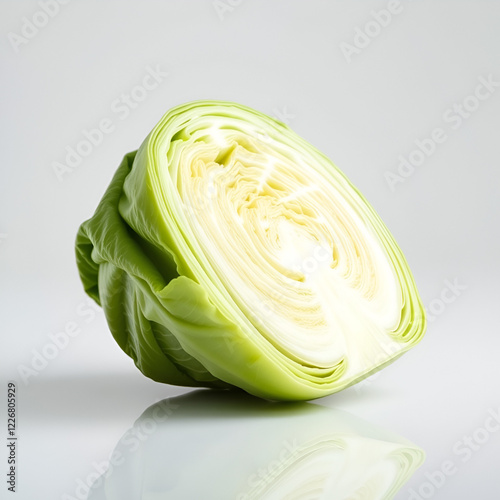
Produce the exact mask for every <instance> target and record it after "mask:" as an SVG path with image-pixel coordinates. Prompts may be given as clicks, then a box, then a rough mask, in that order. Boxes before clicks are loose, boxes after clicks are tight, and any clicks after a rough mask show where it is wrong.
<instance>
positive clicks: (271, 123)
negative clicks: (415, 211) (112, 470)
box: [76, 101, 425, 400]
mask: <svg viewBox="0 0 500 500" xmlns="http://www.w3.org/2000/svg"><path fill="white" fill-rule="evenodd" d="M76 252H77V262H78V267H79V271H80V276H81V279H82V281H83V284H84V286H85V289H86V291H87V293H89V295H90V296H91V297H93V298H94V299H95V300H96V301H97V302H98V303H99V304H101V305H102V306H103V308H104V311H105V313H106V317H107V320H108V323H109V326H110V329H111V332H112V333H113V335H114V337H115V338H116V340H117V342H118V343H119V345H120V346H121V347H122V348H123V349H124V350H125V352H126V353H127V354H128V355H129V356H131V357H132V358H133V359H134V361H135V363H136V365H137V367H138V368H139V369H140V370H141V371H142V372H143V373H144V374H145V375H147V376H148V377H151V378H153V379H155V380H158V381H161V382H167V383H173V384H180V385H190V386H198V385H200V386H215V387H227V386H237V387H240V388H242V389H244V390H246V391H248V392H250V393H252V394H255V395H258V396H262V397H265V398H271V399H288V400H301V399H312V398H316V397H321V396H324V395H327V394H331V393H333V392H336V391H338V390H341V389H343V388H345V387H347V386H349V385H351V384H353V383H355V382H357V381H358V380H361V379H363V378H365V377H367V376H368V375H370V374H371V373H373V372H374V371H376V370H379V369H380V368H382V367H383V366H385V365H386V364H388V363H389V362H391V361H393V360H394V359H396V358H397V357H399V356H400V355H401V354H403V353H404V352H405V351H407V350H408V349H410V348H411V347H412V346H413V345H414V344H415V343H417V342H418V341H419V340H420V339H421V337H422V336H423V334H424V331H425V316H424V310H423V307H422V303H421V301H420V298H419V296H418V292H417V289H416V286H415V282H414V279H413V277H412V275H411V272H410V270H409V268H408V265H407V262H406V260H405V258H404V256H403V254H402V252H401V250H400V249H399V247H398V246H397V244H396V242H395V241H394V239H393V237H392V236H391V234H390V233H389V231H388V229H387V227H386V226H385V225H384V224H383V222H382V221H381V220H380V218H379V217H378V215H377V214H376V213H375V212H374V210H373V208H372V207H371V206H370V205H369V204H368V203H367V201H366V200H365V199H364V198H363V197H362V195H361V194H360V193H359V192H358V191H357V190H356V189H355V188H354V187H353V185H352V184H351V183H350V182H349V180H348V179H347V178H346V177H345V175H344V174H343V173H342V172H341V171H340V170H339V169H338V168H337V167H335V165H334V164H333V163H332V162H331V161H330V160H329V159H328V158H327V157H325V156H324V155H323V154H321V153H320V152H318V151H317V150H316V149H315V148H314V147H313V146H311V145H310V144H309V143H307V142H306V141H305V140H303V139H302V138H300V137H299V136H298V135H297V134H295V133H294V132H293V131H291V130H290V129H289V128H288V127H287V126H285V125H284V124H282V123H280V122H278V121H276V120H274V119H272V118H270V117H268V116H266V115H264V114H262V113H259V112H257V111H255V110H252V109H250V108H247V107H245V106H241V105H239V104H235V103H226V102H215V101H198V102H193V103H189V104H185V105H182V106H179V107H176V108H174V109H172V110H170V111H169V112H168V113H167V114H166V115H165V116H164V117H163V118H162V120H161V121H160V122H159V123H158V125H157V126H156V127H155V128H154V130H153V131H152V132H151V134H150V135H149V136H148V137H147V138H146V140H145V141H144V143H143V144H142V146H141V147H140V149H139V150H138V151H137V152H133V153H130V154H128V155H127V156H126V157H125V158H124V160H123V162H122V164H121V166H120V167H119V169H118V171H117V173H116V175H115V177H114V178H113V180H112V182H111V184H110V186H109V188H108V191H107V192H106V194H105V196H104V198H103V200H102V202H101V204H100V205H99V207H98V209H97V211H96V213H95V215H94V216H93V217H92V218H91V219H90V220H89V221H87V222H85V223H84V224H82V226H81V228H80V231H79V233H78V236H77V243H76Z"/></svg>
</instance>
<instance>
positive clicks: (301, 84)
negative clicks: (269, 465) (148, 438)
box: [0, 0, 500, 500]
mask: <svg viewBox="0 0 500 500" xmlns="http://www.w3.org/2000/svg"><path fill="white" fill-rule="evenodd" d="M221 3H222V4H225V5H226V6H229V7H228V8H227V9H226V10H223V11H221V10H219V13H221V12H222V14H221V15H222V17H223V19H222V20H221V19H220V17H219V15H218V13H217V10H216V8H215V7H214V5H215V6H217V5H218V6H219V7H220V3H217V2H211V1H197V0H193V1H190V2H181V1H170V2H159V1H145V2H131V1H130V2H129V1H118V0H115V1H106V2H98V1H97V0H95V1H86V2H76V1H75V2H70V3H68V4H67V5H60V8H59V10H58V12H57V13H55V14H54V15H53V16H52V17H50V18H49V17H48V14H47V22H46V24H45V25H43V26H40V27H38V28H36V26H35V29H32V30H31V32H30V31H29V27H26V26H27V22H28V23H29V22H31V21H32V20H33V19H34V17H35V16H38V17H36V19H37V22H38V23H39V24H40V25H42V24H44V17H43V15H42V14H37V13H38V12H40V11H42V8H41V6H40V4H39V3H37V2H34V1H33V2H32V1H5V2H2V4H1V5H0V9H1V14H2V15H0V30H1V33H2V34H3V43H2V44H1V46H0V57H1V61H2V65H3V78H2V79H1V82H0V86H1V92H0V99H1V102H0V104H1V107H2V114H1V117H0V123H1V133H2V164H1V167H0V176H1V177H0V294H1V296H0V304H1V318H2V327H1V336H0V338H1V341H2V344H1V349H0V358H1V363H0V384H1V386H0V394H1V396H0V409H1V412H0V429H1V431H0V433H1V435H2V436H3V437H2V448H4V445H5V436H6V432H7V420H6V411H5V408H6V385H7V380H14V381H16V383H17V386H18V398H17V410H18V418H17V429H16V431H17V435H18V438H19V439H18V445H17V458H18V469H17V473H18V476H17V488H18V491H17V493H16V495H11V496H12V498H16V499H22V500H31V499H33V498H37V499H41V500H45V499H47V500H49V499H50V500H52V499H63V498H65V499H66V500H68V498H71V497H73V498H82V497H83V496H85V495H84V494H85V491H84V490H85V488H84V487H83V486H81V481H83V482H86V481H87V480H89V481H92V480H94V479H96V478H97V475H98V474H100V473H101V472H102V470H101V465H102V463H103V462H106V461H107V460H108V459H109V456H110V453H111V452H112V450H113V449H114V448H115V446H116V445H117V443H118V441H119V440H120V438H121V437H122V436H123V435H124V434H125V433H126V431H127V430H128V429H130V428H131V427H132V426H133V424H134V422H135V421H136V420H137V419H138V418H139V417H140V415H141V414H142V413H143V412H144V411H145V410H146V409H147V408H148V407H149V406H151V405H152V404H153V403H155V402H157V401H159V400H163V399H165V398H169V397H173V396H176V395H179V394H182V393H184V392H188V389H184V388H176V387H170V386H163V385H160V384H156V383H154V382H152V381H150V380H148V379H146V378H144V377H143V376H142V375H141V374H140V373H139V372H138V371H137V370H136V369H135V368H134V366H133V364H132V362H131V361H130V360H129V359H128V358H127V357H126V356H125V355H124V354H123V353H122V352H121V350H120V349H119V347H118V346H117V345H116V343H115V342H114V340H113V339H112V337H111V335H110V333H109V331H108V329H107V326H106V323H105V321H104V318H103V316H102V313H101V312H99V311H96V310H95V309H94V308H92V306H90V305H89V304H88V302H87V300H86V298H85V295H84V293H83V291H82V288H81V285H80V283H79V279H78V276H77V271H76V266H75V262H74V250H73V244H74V237H75V234H76V230H77V228H78V226H79V224H80V223H81V222H82V221H83V220H85V219H86V218H88V217H89V216H90V215H91V214H92V212H93V210H94V209H95V207H96V206H97V203H98V201H99V200H100V198H101V196H102V194H103V192H104V190H105V188H106V186H107V184H108V182H109V180H110V179H111V176H112V174H113V172H114V171H115V169H116V167H117V166H118V164H119V163H120V161H121V158H122V157H123V155H124V154H125V153H127V152H128V151H131V150H133V149H135V148H137V147H138V146H139V145H140V143H141V142H142V140H143V139H144V137H145V136H146V135H147V134H148V133H149V131H150V130H151V129H152V127H153V126H154V125H155V124H156V122H157V121H158V119H159V118H160V117H161V115H162V114H163V113H164V111H165V110H167V109H168V108H170V107H172V106H174V105H176V104H179V103H182V102H185V101H189V100H193V99H203V98H215V99H224V100H234V101H239V102H242V103H243V104H246V105H249V106H252V107H255V108H257V109H259V110H261V111H263V112H265V113H268V114H271V115H272V114H274V115H275V116H277V117H278V118H280V119H282V120H285V121H287V122H288V123H289V125H290V126H291V127H292V128H293V129H294V130H295V131H296V132H298V133H299V134H301V135H302V136H303V137H305V138H306V139H307V140H309V141H311V142H312V143H313V144H314V145H315V146H316V147H317V148H318V149H319V150H320V151H322V152H323V153H325V154H326V155H327V156H329V157H330V158H331V159H332V160H333V161H334V162H335V163H336V164H337V165H338V166H339V167H340V168H341V169H342V170H343V171H344V172H345V173H346V175H347V176H348V177H349V178H350V179H351V180H352V181H353V183H354V184H355V185H356V186H357V187H358V188H359V190H360V191H361V192H362V193H363V194H364V195H365V196H366V198H367V199H368V200H369V201H370V202H371V203H372V204H373V206H374V208H375V209H376V210H377V211H378V213H379V214H380V216H381V217H382V219H383V220H384V221H385V222H386V223H387V225H388V227H389V229H390V230H391V231H392V232H393V234H394V236H395V238H396V240H397V241H398V243H399V244H400V246H401V248H402V250H403V252H404V253H405V255H406V257H407V259H408V261H409V263H410V266H411V268H412V270H413V272H414V275H415V278H416V281H417V285H418V287H419V290H420V292H421V296H422V299H423V301H424V303H425V304H426V306H427V307H428V309H429V313H430V319H431V321H430V323H429V328H428V333H427V335H426V337H425V338H424V340H423V341H422V343H421V344H420V345H419V346H417V347H416V348H415V349H414V350H412V351H411V352H409V353H408V354H406V355H405V356H404V357H402V358H401V359H400V360H398V361H397V362H396V363H395V364H394V365H392V366H390V367H388V368H387V369H385V370H384V371H383V372H381V373H380V374H378V375H376V376H375V377H374V378H372V379H369V380H368V381H366V382H364V383H361V384H358V385H357V386H355V387H352V388H350V389H348V390H346V391H344V392H342V393H339V394H336V395H332V396H330V397H328V398H325V399H323V400H320V401H317V402H316V404H319V405H322V406H327V407H330V408H334V409H340V410H344V411H347V412H349V413H351V414H353V415H355V416H356V417H359V418H361V419H363V420H366V421H368V422H369V423H370V424H373V425H374V426H376V427H382V428H385V429H387V430H388V431H391V432H393V433H395V434H397V435H400V436H403V437H405V438H407V439H409V440H411V441H412V442H413V443H415V444H416V445H418V446H419V447H421V448H422V449H423V450H424V451H425V453H426V455H427V458H426V461H425V463H424V464H423V465H422V467H421V468H420V469H418V470H417V471H416V472H415V474H414V475H413V476H412V477H411V478H410V480H409V482H408V483H407V484H406V485H405V486H403V487H402V489H401V490H400V491H399V492H398V493H397V494H396V496H395V498H396V499H397V500H418V498H427V499H428V498H432V499H444V500H448V499H449V500H469V499H471V498H477V499H481V500H496V499H497V498H499V497H500V476H499V474H498V464H499V462H500V423H499V424H498V425H497V424H496V420H495V419H497V420H500V417H499V416H498V415H499V412H500V382H499V381H500V368H499V366H500V364H499V363H498V352H500V336H499V335H498V333H499V327H498V304H499V303H500V293H499V288H498V280H499V278H500V276H499V274H500V273H499V271H500V270H499V266H498V255H499V254H500V238H499V236H498V227H499V220H498V219H499V213H500V202H499V196H498V187H499V186H500V170H499V169H498V167H497V165H498V133H499V131H500V126H499V125H500V124H499V116H500V87H499V86H498V84H497V83H496V82H500V69H499V68H500V65H499V62H500V56H499V52H498V47H499V43H500V32H499V30H498V25H499V21H500V5H499V4H498V3H496V2H493V1H477V2H472V1H471V2H461V1H460V2H447V1H443V2H405V3H404V4H400V9H399V12H398V13H396V14H392V15H391V18H390V20H389V21H388V22H387V26H385V27H380V29H379V31H380V33H379V34H377V35H375V36H372V37H371V38H369V43H367V44H366V46H365V47H364V48H361V49H358V52H359V53H353V54H352V58H351V59H352V60H351V61H350V62H348V61H347V59H346V57H345V56H344V54H343V52H342V47H343V48H344V51H345V50H346V48H345V47H346V45H345V44H351V45H352V44H353V43H355V42H354V41H355V36H356V33H358V42H359V41H360V40H361V39H362V38H363V36H362V35H360V34H359V33H360V31H361V32H362V31H364V30H365V27H366V26H368V24H367V23H370V22H372V21H374V19H375V17H376V16H375V14H373V12H375V13H377V12H380V11H381V10H383V9H387V8H388V5H389V3H388V2H355V3H348V2H332V1H313V2H307V3H306V2H299V1H286V2H285V1H272V2H269V1H264V0H254V1H252V2H250V1H246V2H240V3H238V2H230V1H229V0H222V1H221ZM234 4H237V5H234ZM54 9H55V7H54ZM52 12H54V11H52ZM25 17H26V18H27V21H25V20H24V18H25ZM379 19H381V18H380V15H379ZM23 26H24V28H23ZM369 26H370V27H369V28H367V29H368V30H370V29H372V30H376V29H377V28H376V26H375V25H374V24H373V22H372V24H370V25H369ZM358 28H359V30H360V31H357V29H358ZM21 30H24V32H25V34H26V33H30V38H26V37H25V39H26V43H24V42H19V38H15V37H12V36H11V35H10V33H14V34H17V35H18V36H22V31H21ZM26 30H28V31H26ZM374 32H375V31H374ZM13 40H14V42H13ZM16 43H17V44H19V43H21V44H20V45H16ZM343 44H344V45H343ZM15 47H17V48H18V49H19V50H18V51H16V50H15ZM488 82H489V83H488ZM139 87H140V88H139ZM146 87H147V89H146ZM141 88H142V89H143V90H141ZM476 95H477V96H478V97H476ZM134 96H135V97H134ZM457 106H461V107H462V108H460V107H457ZM466 107H467V108H468V109H469V110H470V111H467V110H466V109H465V108H466ZM460 109H462V111H458V110H460ZM464 110H465V111H464ZM97 128H99V129H100V131H101V132H100V133H99V132H95V129H97ZM436 129H440V130H441V132H439V130H437V131H436ZM86 135H87V136H89V137H91V138H92V139H93V140H94V142H95V143H97V144H95V145H93V146H92V147H91V148H90V150H89V151H84V150H85V146H82V145H81V144H82V141H84V140H86V139H85V137H86ZM429 138H433V139H432V141H433V144H434V146H432V144H430V143H429V141H426V139H429ZM417 143H419V144H420V147H421V148H423V149H425V148H426V147H427V150H428V151H431V150H432V151H431V152H430V153H429V155H425V157H424V160H423V163H422V165H420V166H416V167H414V170H413V171H412V170H411V167H408V166H407V165H406V167H401V171H402V172H404V174H405V175H406V177H402V176H401V175H400V173H398V172H397V167H398V164H399V163H401V164H402V163H404V159H408V158H410V157H411V158H412V159H413V160H414V161H416V162H417V163H418V161H419V159H421V157H422V155H419V154H418V153H415V151H418V150H419V146H418V145H417ZM426 145H427V146H426ZM78 147H80V151H84V152H85V153H88V154H87V156H85V157H84V158H81V159H80V160H78V159H77V158H74V157H73V158H71V156H72V153H68V150H72V149H73V150H76V148H78ZM82 147H83V150H82ZM68 148H69V149H68ZM68 155H69V157H68V158H67V156H68ZM401 155H402V156H403V157H404V159H403V160H402V159H401V158H400V156H401ZM66 161H70V162H73V165H74V166H73V167H72V168H71V171H66V170H64V169H62V170H61V167H60V166H57V165H56V167H55V170H54V163H56V162H57V163H59V164H63V163H65V162H66ZM405 169H406V170H405ZM388 171H390V172H392V173H393V174H394V173H395V175H396V174H397V175H399V176H400V177H401V179H400V181H399V182H398V183H397V184H395V185H394V188H395V189H394V190H391V189H390V185H389V183H388V181H387V178H386V177H387V175H386V174H387V172H388ZM56 172H57V174H56ZM58 176H59V178H60V179H61V180H59V178H58ZM389 177H390V176H389ZM51 346H55V347H51ZM49 358H50V359H49ZM29 370H32V372H30V371H29ZM34 373H36V375H35V374H34ZM25 382H26V383H25ZM280 418H281V417H280ZM226 420H227V421H228V424H227V425H228V428H229V426H230V425H232V424H231V423H230V422H231V417H230V416H229V415H227V416H226V417H221V422H220V425H221V426H222V427H224V425H225V421H226ZM167 422H168V421H167ZM197 422H198V423H197V424H196V425H198V426H199V429H198V433H197V434H196V435H197V436H198V437H200V436H205V437H206V439H211V436H209V435H207V433H205V430H208V426H205V423H204V420H203V419H202V418H199V419H197ZM179 425H180V424H179ZM169 431H170V429H169ZM197 439H198V438H197ZM219 442H220V441H219V440H218V439H215V440H213V442H212V444H211V445H210V446H213V448H212V449H214V450H216V447H217V444H218V443H219ZM188 444H190V445H194V444H196V443H195V442H194V441H193V442H191V443H189V442H188ZM256 448H257V449H258V448H259V447H256ZM4 449H6V448H4ZM252 450H254V449H252ZM253 452H255V464H256V466H257V468H258V467H259V465H258V463H259V460H260V459H261V457H259V456H258V450H257V451H255V450H254V451H253ZM164 453H165V458H164V460H166V461H169V460H172V458H174V459H175V457H172V455H171V450H170V449H169V448H168V447H165V449H164ZM169 453H170V454H169ZM221 453H222V452H221ZM181 458H182V457H179V464H181V463H182V460H181ZM158 460H162V457H161V456H158ZM210 460H211V461H210V464H209V463H208V459H207V466H208V465H210V470H211V471H214V472H213V476H210V478H207V477H205V478H203V479H202V478H201V476H196V477H195V476H193V478H192V481H193V482H196V481H202V480H205V481H213V482H214V483H219V482H220V484H221V485H224V481H225V478H226V477H227V476H228V475H231V471H232V468H234V471H240V473H242V472H241V471H242V469H241V467H242V465H243V463H242V461H241V460H240V459H239V458H238V457H237V456H235V457H234V461H233V463H229V465H228V463H227V459H226V456H225V455H224V456H217V453H216V452H215V451H214V452H213V453H212V454H211V459H210ZM264 462H265V459H264ZM324 463H325V462H324V461H321V462H319V463H318V467H319V468H320V470H321V471H323V470H324V469H321V466H322V465H321V464H323V465H324ZM136 465H137V467H138V468H141V467H142V465H141V463H137V464H136ZM0 470H2V471H4V472H2V474H5V472H6V470H7V452H5V453H3V454H2V456H1V457H0ZM138 470H139V469H138ZM99 471H101V472H99ZM179 473H180V472H179ZM183 473H184V474H189V471H188V470H187V469H186V470H183ZM251 473H252V472H251V470H249V474H251ZM4 477H5V476H4ZM161 480H162V481H166V480H168V477H161ZM2 483H3V482H2ZM79 485H80V489H78V488H79ZM6 487H7V483H6V482H5V483H3V484H2V485H0V492H1V493H0V497H1V498H4V497H6V498H9V495H10V493H9V492H8V491H7V489H6ZM162 498H163V497H162ZM330 498H331V497H330ZM333 498H335V497H333Z"/></svg>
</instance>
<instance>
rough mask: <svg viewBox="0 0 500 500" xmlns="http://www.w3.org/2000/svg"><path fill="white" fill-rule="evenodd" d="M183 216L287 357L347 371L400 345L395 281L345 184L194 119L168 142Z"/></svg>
mask: <svg viewBox="0 0 500 500" xmlns="http://www.w3.org/2000/svg"><path fill="white" fill-rule="evenodd" d="M171 148H173V149H172V150H173V152H174V153H173V154H175V156H176V160H177V161H176V164H178V165H179V167H178V170H177V171H174V172H171V174H170V175H171V176H172V180H173V182H175V183H176V186H177V190H178V193H179V196H180V200H181V203H182V209H183V210H184V212H185V214H186V217H187V220H188V223H189V225H190V226H191V229H192V231H193V233H194V234H196V236H197V239H198V243H199V245H200V246H201V247H202V249H203V253H204V254H205V256H206V257H207V259H208V261H209V262H210V266H211V267H212V269H213V270H215V272H216V273H217V276H218V277H219V279H220V280H221V281H222V282H223V284H224V286H225V288H226V289H227V290H228V291H229V293H230V295H231V297H232V299H233V300H234V301H235V302H236V304H237V306H238V307H239V308H240V309H241V310H242V311H243V313H244V314H245V316H246V317H247V318H249V320H250V321H251V323H252V324H253V325H254V327H255V328H256V329H257V330H258V331H259V332H260V333H261V334H262V335H264V336H265V337H266V338H267V339H268V340H269V341H270V342H272V343H273V344H274V345H275V346H276V348H278V349H279V350H281V351H282V352H284V353H286V354H287V355H288V356H289V357H291V358H293V359H295V360H297V361H298V362H300V363H302V364H306V365H310V366H318V367H330V366H333V365H335V364H336V363H338V362H339V361H341V360H342V359H345V358H347V359H348V361H349V363H348V371H352V372H353V373H354V372H359V371H363V370H366V369H367V368H369V367H370V366H372V365H373V364H380V362H382V361H383V360H385V359H386V358H387V357H388V355H392V354H394V353H395V352H396V351H397V350H399V349H400V346H399V344H397V343H396V342H394V341H392V340H391V338H390V337H389V335H388V333H390V332H391V331H394V330H395V329H396V328H397V326H398V324H399V321H400V317H401V308H402V298H401V288H400V285H399V282H398V280H397V277H396V275H395V271H394V269H393V266H392V264H391V263H390V260H389V258H388V255H387V252H386V251H385V249H384V247H383V245H382V243H381V241H380V239H379V236H377V234H376V233H375V231H374V230H373V229H372V228H370V227H369V226H368V225H367V224H365V223H364V222H363V220H362V218H361V216H360V209H359V205H358V206H356V202H353V198H352V197H351V196H353V193H352V189H350V191H349V192H348V193H347V194H346V190H345V185H342V186H340V185H339V182H340V181H339V180H338V179H336V178H335V177H334V176H332V175H325V173H324V171H323V170H322V169H321V167H318V165H313V164H311V163H312V161H311V160H309V161H307V160H306V159H305V158H303V157H302V156H301V155H298V154H297V153H296V151H295V150H294V149H293V148H292V147H289V146H287V145H284V144H282V143H280V142H277V141H274V140H273V139H271V138H270V137H266V136H262V135H259V134H258V132H256V131H252V130H241V127H239V129H238V130H236V129H231V128H218V127H217V125H211V126H210V127H207V128H206V129H197V130H195V131H193V132H191V133H189V134H188V135H186V136H185V137H183V139H182V140H179V141H177V142H176V143H173V144H172V145H171Z"/></svg>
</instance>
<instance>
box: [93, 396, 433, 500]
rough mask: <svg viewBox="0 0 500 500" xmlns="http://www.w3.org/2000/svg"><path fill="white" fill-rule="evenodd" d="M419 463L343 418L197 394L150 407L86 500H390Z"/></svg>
mask: <svg viewBox="0 0 500 500" xmlns="http://www.w3.org/2000/svg"><path fill="white" fill-rule="evenodd" d="M423 460H424V453H423V451H422V450H421V449H420V448H418V447H417V446H415V445H413V444H412V443H410V442H408V441H406V440H405V439H403V438H401V437H398V436H395V435H393V434H392V433H390V432H387V431H384V430H381V429H379V428H376V427H374V426H372V425H370V424H368V423H366V422H364V421H363V420H361V419H359V418H357V417H354V416H353V415H350V414H349V413H346V412H343V411H339V410H334V409H331V408H327V407H323V406H320V405H316V404H311V403H291V404H290V403H272V402H267V401H263V400H261V399H257V398H254V397H252V396H249V395H247V394H245V393H243V392H235V391H209V390H197V391H194V392H190V393H189V394H186V395H183V396H178V397H174V398H169V399H165V400H162V401H159V402H158V403H156V404H154V405H152V406H150V407H149V408H148V409H147V410H146V411H145V412H144V413H143V414H142V415H141V416H140V417H139V418H138V419H137V421H136V422H135V423H134V425H133V426H132V428H131V429H129V430H128V431H127V432H126V433H125V434H124V436H123V437H122V438H121V439H120V441H119V442H118V443H117V445H116V448H115V450H114V452H113V454H112V455H111V458H110V464H109V469H108V471H107V472H106V473H105V474H103V475H102V476H101V477H100V478H99V479H97V480H96V481H95V483H94V485H93V487H92V489H91V491H90V494H89V496H88V500H115V499H116V500H127V499H141V498H158V499H159V498H162V499H163V498H166V499H170V498H172V499H175V500H183V499H186V500H193V499H203V500H211V499H213V500H223V499H238V500H247V499H266V500H270V499H283V498H290V499H295V500H299V499H301V498H303V499H306V498H307V499H310V498H325V499H326V498H336V499H337V498H338V499H345V498H356V499H359V500H362V499H366V500H377V499H384V500H385V499H389V498H392V497H393V496H394V495H395V493H396V492H397V491H398V490H399V489H400V488H401V486H402V485H403V484H404V483H405V482H406V481H407V480H408V479H409V477H410V476H411V475H412V474H413V472H414V471H415V470H416V468H417V467H419V466H420V465H421V463H422V462H423Z"/></svg>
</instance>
